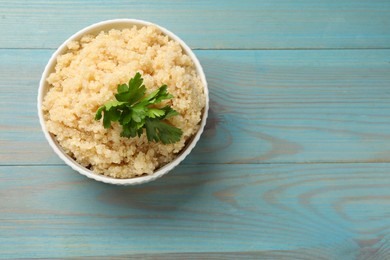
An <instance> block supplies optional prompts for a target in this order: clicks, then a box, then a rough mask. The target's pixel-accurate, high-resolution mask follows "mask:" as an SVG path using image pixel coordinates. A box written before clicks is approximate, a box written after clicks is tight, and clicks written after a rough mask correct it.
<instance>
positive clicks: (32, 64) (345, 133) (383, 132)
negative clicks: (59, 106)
mask: <svg viewBox="0 0 390 260" xmlns="http://www.w3.org/2000/svg"><path fill="white" fill-rule="evenodd" d="M51 52H52V51H47V50H0V77H1V79H2V80H1V82H0V95H1V96H2V98H3V100H2V102H1V103H0V137H1V138H0V145H1V150H0V164H1V165H19V164H58V163H61V161H60V160H59V159H58V158H57V157H56V155H54V153H53V152H52V151H51V149H50V147H49V146H48V144H47V143H46V141H45V140H44V138H43V134H42V133H41V130H40V127H39V124H38V119H37V115H36V114H37V113H36V108H35V106H36V95H37V88H38V82H39V78H40V74H41V73H42V70H43V68H44V65H45V63H46V62H47V60H48V59H49V56H50V54H51ZM196 53H197V55H198V56H199V58H200V61H201V63H202V64H203V66H204V68H205V71H206V75H207V78H208V81H209V88H210V91H211V96H210V97H211V111H210V119H209V121H208V123H207V129H206V131H205V133H204V135H203V136H202V138H201V141H200V143H199V144H198V146H197V147H196V148H195V150H194V151H193V153H192V154H191V155H190V157H189V158H188V159H187V160H186V161H185V162H184V163H188V164H193V163H270V162H279V163H281V162H282V163H289V162H299V163H305V162H310V163H313V162H390V148H389V147H390V133H389V129H390V116H389V115H390V103H389V102H388V101H389V99H390V88H389V85H390V62H389V57H390V50H366V51H357V50H348V51H341V50H337V51H335V50H333V51H302V50H300V51H204V50H202V51H197V52H196ZM15 75H17V77H15ZM237 151H239V152H237Z"/></svg>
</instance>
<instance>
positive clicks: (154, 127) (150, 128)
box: [145, 118, 183, 144]
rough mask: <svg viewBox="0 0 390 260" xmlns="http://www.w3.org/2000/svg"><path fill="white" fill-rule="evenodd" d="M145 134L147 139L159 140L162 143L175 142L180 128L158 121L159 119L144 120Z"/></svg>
mask: <svg viewBox="0 0 390 260" xmlns="http://www.w3.org/2000/svg"><path fill="white" fill-rule="evenodd" d="M145 127H146V135H147V137H148V140H149V141H155V142H158V141H161V142H162V143H163V144H171V143H176V142H177V141H179V140H180V137H181V135H182V134H183V131H181V129H179V128H177V127H174V126H172V125H169V124H167V123H164V122H162V121H160V120H159V119H149V118H147V119H146V120H145Z"/></svg>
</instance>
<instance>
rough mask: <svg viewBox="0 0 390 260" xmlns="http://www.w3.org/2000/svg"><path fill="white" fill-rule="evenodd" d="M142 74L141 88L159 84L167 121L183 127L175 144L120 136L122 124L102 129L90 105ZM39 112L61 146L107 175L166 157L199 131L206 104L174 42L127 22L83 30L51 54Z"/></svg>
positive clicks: (137, 171)
mask: <svg viewBox="0 0 390 260" xmlns="http://www.w3.org/2000/svg"><path fill="white" fill-rule="evenodd" d="M136 72H139V73H141V75H142V77H143V79H144V85H145V87H146V88H147V93H150V92H152V91H153V90H156V89H157V88H158V87H159V86H161V85H163V84H166V85H167V86H168V92H169V93H170V94H172V95H173V96H174V98H173V99H171V100H169V101H167V102H168V103H169V104H170V105H171V106H172V108H173V109H175V110H176V111H177V112H179V115H178V116H175V117H172V118H169V119H168V121H169V122H170V123H171V124H172V125H173V126H175V127H178V128H180V129H181V130H182V131H183V135H182V137H181V139H180V141H179V142H177V143H173V144H166V145H165V144H162V143H155V142H149V141H148V140H147V138H146V135H145V134H143V135H142V136H141V137H135V138H126V137H121V136H120V132H121V126H120V125H119V124H118V123H113V124H112V128H111V129H104V127H103V125H102V123H101V121H96V120H95V119H94V117H95V113H96V110H97V109H98V108H99V107H100V106H101V105H103V104H104V103H105V102H107V101H108V100H112V99H113V98H114V94H115V93H116V90H117V86H118V84H123V83H127V82H128V81H129V79H130V77H132V76H134V75H135V73H136ZM47 82H48V83H49V85H50V89H49V91H48V93H47V94H46V95H45V97H44V100H43V105H42V111H43V114H44V119H45V122H46V127H47V129H48V131H49V132H50V133H51V134H53V135H54V136H55V139H56V140H57V142H58V143H59V144H60V146H61V147H62V148H63V149H64V151H65V152H66V153H67V154H68V155H70V156H71V157H72V158H74V159H75V160H76V161H77V162H78V163H80V164H81V165H83V166H84V167H87V168H89V169H91V170H92V171H94V172H96V173H99V174H103V175H107V176H110V177H114V178H132V177H136V176H140V175H144V174H152V173H153V172H154V171H155V170H156V169H158V168H160V167H162V166H163V165H165V164H167V163H169V162H171V161H172V160H173V159H174V158H175V157H176V156H177V154H178V153H179V152H180V151H181V150H182V149H183V148H184V146H185V144H186V142H187V141H189V139H190V138H191V137H192V136H193V135H194V134H195V133H196V132H197V131H198V129H199V127H200V126H199V123H200V121H201V117H202V110H203V109H204V107H205V94H204V90H203V84H202V82H201V79H200V77H199V75H198V74H197V72H196V69H195V66H194V64H193V62H192V60H191V58H190V57H189V56H187V55H186V54H184V52H183V50H182V48H181V46H180V44H179V43H178V42H176V41H174V40H171V39H169V38H168V36H166V35H164V34H163V33H162V32H161V31H160V30H159V29H158V28H157V27H154V26H145V27H142V28H139V29H138V28H137V27H135V26H134V27H132V28H129V29H123V30H116V29H113V30H110V31H108V32H101V33H100V34H98V35H97V36H93V35H87V36H84V37H82V38H81V39H80V40H79V41H72V42H70V43H69V44H68V51H67V53H65V54H63V55H61V56H59V57H58V58H57V64H56V66H55V72H53V73H51V74H50V75H49V77H48V78H47Z"/></svg>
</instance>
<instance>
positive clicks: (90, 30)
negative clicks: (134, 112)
mask: <svg viewBox="0 0 390 260" xmlns="http://www.w3.org/2000/svg"><path fill="white" fill-rule="evenodd" d="M134 25H135V26H137V27H138V28H140V27H143V26H148V25H153V26H156V27H157V28H159V29H160V30H161V31H162V32H163V33H164V34H165V35H167V36H168V37H169V38H170V39H172V40H175V41H177V42H178V43H179V44H180V45H181V47H182V49H183V52H184V53H185V54H187V55H188V56H189V57H190V58H191V59H192V61H193V63H194V65H195V68H196V70H197V73H198V75H199V77H200V79H201V81H202V83H203V86H204V94H205V97H206V102H205V107H204V110H203V115H202V118H201V122H200V128H199V130H198V132H197V133H196V134H195V135H194V136H193V137H192V138H191V139H190V140H189V142H188V143H187V145H186V146H185V147H184V148H183V150H182V151H181V152H180V153H179V154H178V156H177V157H176V158H175V159H174V160H173V161H171V162H170V163H168V164H166V165H164V166H163V167H161V168H158V169H157V170H156V171H155V172H154V173H153V174H151V175H146V176H140V177H134V178H128V179H116V178H112V177H108V176H105V175H100V174H98V173H95V172H93V171H91V170H89V169H87V168H85V167H83V166H82V165H80V164H79V163H78V162H76V161H75V160H74V159H73V158H72V157H70V156H69V155H68V154H66V153H65V152H64V150H63V149H62V148H61V146H60V145H59V144H58V142H57V141H56V140H55V138H54V136H53V135H52V134H50V133H49V132H48V130H47V128H46V125H45V120H44V116H43V111H42V109H41V108H42V103H43V98H44V96H45V95H46V93H47V92H48V89H49V84H48V83H47V81H46V78H47V77H48V76H49V75H50V73H52V72H54V68H55V65H56V62H57V61H56V59H57V57H58V56H59V55H61V54H64V53H65V52H66V51H67V50H68V47H67V43H68V42H70V41H73V40H79V39H80V38H81V37H82V36H84V35H86V34H92V35H97V34H98V33H99V32H101V31H108V30H110V29H124V28H129V27H132V26H134ZM37 105H38V116H39V122H40V124H41V127H42V131H43V133H44V135H45V138H46V139H47V141H48V142H49V145H50V146H51V148H52V149H53V150H54V152H55V153H56V154H57V155H58V156H59V157H60V158H61V159H62V160H63V161H64V162H65V163H66V164H67V165H69V166H70V167H71V168H72V169H74V170H75V171H77V172H79V173H80V174H82V175H84V176H86V177H88V178H91V179H94V180H96V181H100V182H104V183H109V184H116V185H136V184H142V183H146V182H150V181H153V180H155V179H157V178H159V177H161V176H163V175H165V174H167V173H168V172H169V171H171V170H172V169H173V168H175V167H176V166H177V165H178V164H179V163H180V162H181V161H183V160H184V159H185V158H186V157H187V155H188V154H189V153H190V152H191V150H192V149H193V148H194V147H195V145H196V143H197V142H198V140H199V138H200V136H201V134H202V132H203V129H204V126H205V124H206V119H207V115H208V108H209V92H208V88H207V82H206V77H205V74H204V72H203V69H202V66H201V65H200V63H199V60H198V59H197V58H196V56H195V54H194V53H193V52H192V50H191V49H190V48H189V47H188V46H187V44H186V43H185V42H184V41H182V40H181V39H180V38H179V37H178V36H176V35H175V34H174V33H172V32H170V31H168V30H167V29H165V28H163V27H161V26H159V25H156V24H154V23H150V22H147V21H142V20H136V19H115V20H107V21H103V22H99V23H95V24H92V25H90V26H88V27H86V28H84V29H82V30H80V31H79V32H77V33H75V34H74V35H72V36H71V37H69V38H68V39H67V40H66V41H65V42H64V43H63V44H61V46H60V47H59V48H58V49H57V50H56V51H55V52H54V54H53V55H52V56H51V58H50V60H49V62H48V63H47V65H46V67H45V69H44V72H43V73H42V77H41V80H40V83H39V90H38V102H37Z"/></svg>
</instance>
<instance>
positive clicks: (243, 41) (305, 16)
mask: <svg viewBox="0 0 390 260" xmlns="http://www.w3.org/2000/svg"><path fill="white" fill-rule="evenodd" d="M113 18H138V19H144V20H149V21H151V22H155V23H157V24H160V25H162V26H164V27H166V28H168V29H169V30H171V31H173V32H174V33H176V34H177V35H179V36H180V37H182V38H183V40H184V41H186V42H187V43H188V45H189V46H190V47H192V48H193V49H195V53H196V55H198V57H199V59H200V62H201V63H202V65H203V66H204V69H205V73H206V76H207V79H208V82H209V88H210V92H211V93H210V98H211V110H210V118H209V120H208V122H207V129H206V131H205V133H204V134H203V136H202V138H201V140H200V143H199V144H198V145H197V147H196V149H195V150H194V151H193V153H191V155H190V156H189V157H188V158H187V159H186V160H185V161H184V162H183V163H182V164H181V165H180V166H179V167H177V168H176V169H175V170H174V171H173V172H171V173H170V174H168V175H167V176H165V177H163V178H162V179H159V180H157V181H155V182H152V183H149V184H146V185H141V186H135V187H117V186H112V185H107V184H103V183H98V182H96V181H93V180H90V179H87V178H85V177H84V176H81V175H79V174H78V173H76V172H74V171H73V170H71V168H70V167H68V166H66V165H64V163H63V162H62V161H61V160H60V159H59V158H58V157H57V156H56V155H55V154H54V152H53V151H52V150H51V148H50V147H49V145H48V144H47V142H46V140H45V139H44V136H43V134H42V132H41V130H40V126H39V123H38V117H37V111H36V96H37V89H38V82H39V79H40V76H41V73H42V71H43V69H44V66H45V64H46V63H47V61H48V59H49V57H50V55H51V54H52V53H53V52H54V50H55V49H56V48H57V47H58V46H59V45H60V44H61V43H62V42H63V41H64V40H65V39H66V38H68V37H69V36H70V35H71V34H73V33H75V32H76V31H78V30H80V29H81V28H83V27H85V26H87V25H90V24H92V23H95V22H98V21H102V20H107V19H113ZM0 31H1V33H2V36H1V38H0V94H1V98H2V100H1V102H0V148H1V149H0V258H34V257H39V258H70V257H90V258H91V259H106V258H107V257H118V258H121V257H123V258H126V259H128V258H135V259H189V258H191V259H199V258H204V259H228V258H231V259H241V258H249V259H390V164H389V163H390V1H388V0H370V1H368V0H298V1H289V0H281V1H274V0H243V1H230V0H226V1H222V0H220V1H179V0H171V1H157V0H154V1H153V0H143V1H135V0H128V1H125V0H114V1H101V0H88V1H87V0H85V1H77V0H75V1H43V0H42V1H38V0H30V1H28V0H2V1H1V2H0Z"/></svg>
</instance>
